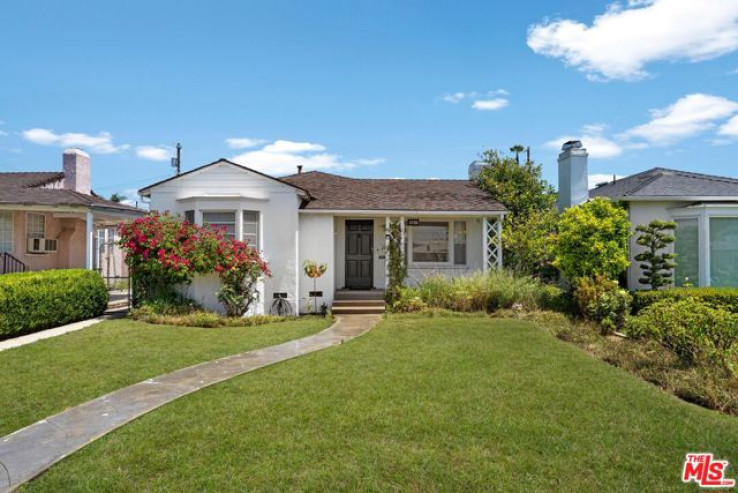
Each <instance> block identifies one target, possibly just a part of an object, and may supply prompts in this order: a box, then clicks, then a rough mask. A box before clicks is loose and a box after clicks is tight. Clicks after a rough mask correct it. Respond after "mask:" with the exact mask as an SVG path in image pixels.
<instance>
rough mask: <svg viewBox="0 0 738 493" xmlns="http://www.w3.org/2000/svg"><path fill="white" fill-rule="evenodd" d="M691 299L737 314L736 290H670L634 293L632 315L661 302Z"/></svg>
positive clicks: (737, 300)
mask: <svg viewBox="0 0 738 493" xmlns="http://www.w3.org/2000/svg"><path fill="white" fill-rule="evenodd" d="M686 298H692V299H696V300H699V301H701V302H703V303H705V304H708V305H710V306H712V307H713V308H722V309H723V310H728V311H729V312H733V313H738V288H670V289H664V290H661V291H635V292H634V293H633V314H638V313H639V312H640V311H641V310H643V309H644V308H646V307H648V306H650V305H653V304H654V303H656V302H658V301H661V300H672V301H677V300H683V299H686Z"/></svg>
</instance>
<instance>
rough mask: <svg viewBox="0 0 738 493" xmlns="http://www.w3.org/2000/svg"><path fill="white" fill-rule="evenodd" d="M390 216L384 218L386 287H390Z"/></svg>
mask: <svg viewBox="0 0 738 493" xmlns="http://www.w3.org/2000/svg"><path fill="white" fill-rule="evenodd" d="M389 235H390V218H389V216H385V218H384V289H387V288H388V287H389V260H390V259H389V256H390V248H389V244H390V240H389Z"/></svg>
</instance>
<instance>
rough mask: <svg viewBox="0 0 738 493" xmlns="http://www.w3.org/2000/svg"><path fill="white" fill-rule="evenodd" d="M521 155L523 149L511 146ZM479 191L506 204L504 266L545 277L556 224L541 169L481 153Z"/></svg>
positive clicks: (551, 195) (550, 194)
mask: <svg viewBox="0 0 738 493" xmlns="http://www.w3.org/2000/svg"><path fill="white" fill-rule="evenodd" d="M511 149H512V151H513V152H515V151H516V150H517V151H518V152H523V151H524V150H525V147H523V146H521V145H518V146H513V147H512V148H511ZM482 161H484V163H485V166H484V167H483V168H482V170H481V172H480V174H479V178H478V183H479V186H480V188H482V189H483V190H486V191H487V192H489V194H490V196H491V197H492V198H493V199H495V200H497V201H498V202H501V203H502V204H504V205H505V207H506V208H507V210H508V211H509V212H508V214H507V215H506V216H505V224H504V227H503V230H502V244H503V248H504V249H505V255H504V256H503V259H504V262H505V267H507V268H510V269H514V270H516V271H518V272H522V273H524V274H530V275H536V276H544V277H545V276H548V275H550V274H551V273H552V268H551V262H552V259H553V255H552V252H551V246H552V242H551V241H550V236H551V235H552V234H553V232H554V229H555V225H556V214H555V212H554V203H555V202H556V192H555V190H554V188H553V187H552V186H551V185H550V184H549V183H547V182H546V181H545V180H544V179H543V178H542V176H541V175H542V172H541V166H539V165H536V164H535V163H534V162H532V161H528V160H526V162H525V163H523V164H521V163H520V162H519V160H518V159H516V158H515V157H512V156H508V155H503V154H501V153H499V152H497V151H493V150H489V151H486V152H484V153H482Z"/></svg>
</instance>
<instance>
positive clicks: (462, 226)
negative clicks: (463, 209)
mask: <svg viewBox="0 0 738 493" xmlns="http://www.w3.org/2000/svg"><path fill="white" fill-rule="evenodd" d="M454 265H466V221H454Z"/></svg>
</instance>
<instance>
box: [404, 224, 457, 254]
mask: <svg viewBox="0 0 738 493" xmlns="http://www.w3.org/2000/svg"><path fill="white" fill-rule="evenodd" d="M411 254H412V261H413V262H415V263H448V261H449V223H447V222H422V223H420V224H419V225H418V226H413V229H412V247H411Z"/></svg>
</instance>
